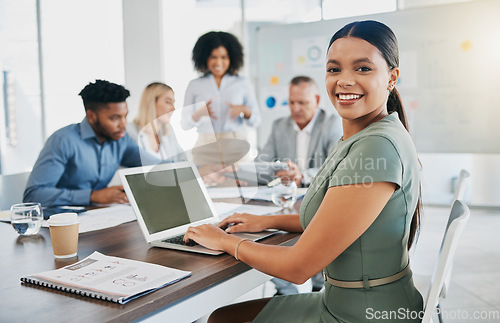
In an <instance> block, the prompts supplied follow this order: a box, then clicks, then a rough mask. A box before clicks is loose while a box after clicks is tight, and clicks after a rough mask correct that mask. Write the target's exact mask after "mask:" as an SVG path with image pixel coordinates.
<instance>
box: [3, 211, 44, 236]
mask: <svg viewBox="0 0 500 323" xmlns="http://www.w3.org/2000/svg"><path fill="white" fill-rule="evenodd" d="M42 222H43V211H42V205H41V204H40V203H19V204H14V205H12V206H11V207H10V223H11V224H12V226H13V227H14V229H15V230H16V231H17V233H19V234H21V235H23V236H30V235H34V234H37V233H38V231H39V230H40V227H41V226H42Z"/></svg>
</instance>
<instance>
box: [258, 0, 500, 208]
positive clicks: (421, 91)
mask: <svg viewBox="0 0 500 323" xmlns="http://www.w3.org/2000/svg"><path fill="white" fill-rule="evenodd" d="M365 19H376V20H379V21H382V22H385V23H387V24H388V25H389V26H391V27H392V28H393V30H394V31H395V33H396V34H397V36H398V39H399V42H400V58H401V78H400V81H399V83H398V85H397V88H398V90H399V91H400V93H401V95H402V97H403V101H404V104H405V106H406V110H407V113H408V118H409V122H410V128H411V133H412V136H413V138H414V141H415V144H416V147H417V150H418V151H419V153H420V154H422V157H423V158H422V159H423V160H424V161H423V164H424V184H426V185H427V187H428V189H427V191H425V192H424V195H427V200H428V201H432V203H438V204H440V203H443V204H445V203H448V202H449V201H451V197H452V190H451V186H452V182H453V176H452V173H455V172H456V174H458V171H459V169H458V168H460V167H463V168H467V169H469V171H471V172H472V171H475V172H478V173H477V174H474V173H473V185H472V187H473V188H474V189H475V190H477V191H476V193H479V194H475V193H473V192H472V191H471V193H470V195H469V198H470V199H471V203H472V204H481V205H499V204H500V201H496V200H495V198H494V197H493V196H500V191H499V189H498V188H496V186H497V185H496V183H494V181H495V178H496V179H497V180H498V179H500V177H498V176H497V177H495V175H496V174H497V173H496V172H495V171H494V169H493V168H485V167H479V166H478V165H487V166H489V167H493V165H494V164H495V163H494V161H495V160H497V157H498V153H500V145H499V144H498V142H500V127H498V126H497V125H496V123H497V120H500V109H498V104H499V103H498V100H496V96H495V94H496V93H497V92H498V91H500V77H499V74H498V73H496V71H497V70H498V69H499V68H500V61H499V60H498V59H497V58H496V56H497V53H498V52H499V51H500V45H499V43H498V41H497V40H498V39H500V2H499V1H491V0H489V1H475V2H469V3H458V4H451V5H442V6H433V7H426V8H418V9H409V10H401V11H396V12H391V13H383V14H375V15H367V16H362V17H352V18H343V19H336V20H328V21H320V22H314V23H308V24H293V25H281V26H263V27H262V28H260V30H258V31H257V46H258V47H257V53H258V56H257V60H258V61H257V62H258V79H257V82H258V84H259V94H258V95H259V103H260V104H261V106H262V107H264V108H263V120H264V122H263V124H262V126H261V129H260V132H259V145H260V146H262V145H263V143H264V142H265V140H266V139H267V137H268V135H269V132H270V130H269V129H270V126H271V124H272V122H273V121H274V120H275V119H276V118H278V117H280V116H283V115H288V113H289V111H288V106H287V95H288V94H287V88H288V82H289V80H290V79H291V78H292V77H293V76H294V75H297V74H306V75H309V76H312V77H313V78H315V80H316V81H317V82H318V84H319V85H320V88H322V89H324V74H325V71H324V66H325V54H326V49H327V45H328V41H329V38H330V37H331V35H332V34H333V33H334V32H335V31H336V30H338V29H339V28H340V27H342V26H343V25H345V24H346V23H348V22H351V21H354V20H365ZM321 94H322V103H323V106H325V107H327V108H329V109H332V107H331V103H330V102H329V100H328V97H327V95H326V92H325V91H324V90H323V91H322V93H321ZM445 153H447V154H445ZM443 154H445V156H446V157H449V158H444V157H443ZM444 160H446V162H444ZM455 168H457V169H455ZM452 171H453V172H452ZM486 173H487V174H490V175H492V176H493V177H492V176H484V175H483V174H486ZM474 175H476V176H474ZM475 178H477V179H479V178H481V179H483V180H486V182H481V183H477V182H476V181H475ZM485 192H488V193H489V194H484V193H485ZM495 194H496V195H495ZM491 195H493V196H492V197H490V198H489V197H488V196H491Z"/></svg>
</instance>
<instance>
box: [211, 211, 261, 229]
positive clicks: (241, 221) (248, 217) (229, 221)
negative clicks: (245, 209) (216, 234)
mask: <svg viewBox="0 0 500 323" xmlns="http://www.w3.org/2000/svg"><path fill="white" fill-rule="evenodd" d="M219 228H226V229H225V231H226V232H227V233H235V232H261V231H264V230H266V229H268V228H269V227H268V226H267V221H266V217H265V216H260V215H254V214H248V213H235V214H233V215H230V216H228V217H227V218H225V219H224V220H222V221H221V222H220V223H219Z"/></svg>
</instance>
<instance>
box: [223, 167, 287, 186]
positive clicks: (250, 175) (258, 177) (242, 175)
mask: <svg viewBox="0 0 500 323" xmlns="http://www.w3.org/2000/svg"><path fill="white" fill-rule="evenodd" d="M279 170H288V164H287V163H286V162H239V163H237V165H236V166H235V168H233V172H228V173H226V174H225V175H226V177H230V178H236V179H238V180H240V181H244V182H246V184H247V185H248V186H258V185H267V184H268V183H269V182H270V181H272V180H273V179H275V178H276V176H275V175H274V174H275V173H276V172H277V171H279Z"/></svg>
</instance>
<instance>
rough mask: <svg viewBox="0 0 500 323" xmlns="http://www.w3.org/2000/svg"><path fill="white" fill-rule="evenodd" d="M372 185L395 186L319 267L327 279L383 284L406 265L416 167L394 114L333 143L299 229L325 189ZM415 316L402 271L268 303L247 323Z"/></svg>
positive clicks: (411, 290) (415, 302)
mask: <svg viewBox="0 0 500 323" xmlns="http://www.w3.org/2000/svg"><path fill="white" fill-rule="evenodd" d="M374 182H392V183H395V184H397V186H398V187H397V189H396V191H395V192H394V194H393V195H392V197H391V198H390V199H389V201H388V202H387V204H386V206H385V207H384V209H383V210H382V212H381V213H380V214H379V216H378V217H377V219H376V220H375V221H374V222H373V224H372V225H371V226H370V227H369V228H368V229H367V230H366V231H365V232H364V233H363V234H362V235H361V237H359V238H358V239H357V240H356V241H355V242H354V243H353V244H352V245H350V246H349V247H348V248H347V249H346V250H345V251H344V252H343V253H342V254H341V255H339V256H338V257H337V258H336V259H335V260H334V261H333V262H331V263H330V264H329V265H328V266H327V267H326V269H325V270H326V272H327V274H328V275H329V276H330V277H331V278H334V279H337V280H343V281H359V280H363V278H367V279H377V278H383V277H387V276H391V275H394V274H395V273H397V272H399V271H401V270H402V269H404V268H405V267H406V265H407V264H408V261H409V256H408V250H407V245H408V236H409V230H410V223H411V219H412V216H413V213H414V211H415V208H416V205H417V200H418V193H419V183H420V176H419V162H418V159H417V154H416V151H415V147H414V145H413V142H412V140H411V137H410V135H409V134H408V132H407V131H406V129H405V128H404V127H403V125H402V124H401V122H400V121H399V118H398V115H397V113H395V112H393V113H391V114H390V115H388V116H386V117H385V118H383V119H382V120H380V121H378V122H375V123H373V124H371V125H369V126H368V127H366V128H365V129H363V130H362V131H360V132H358V133H357V134H355V135H353V136H351V137H349V138H348V139H346V140H342V139H341V140H340V141H339V143H338V144H337V146H336V147H335V148H334V150H333V151H332V152H331V154H330V155H329V157H328V159H327V160H326V161H325V163H324V164H323V166H322V167H321V169H320V171H319V172H318V174H317V175H316V177H315V178H314V180H313V182H312V183H311V185H310V187H309V189H308V191H307V194H306V196H305V197H304V200H303V201H302V205H301V208H300V221H301V224H302V227H303V228H306V227H307V225H308V224H309V222H310V221H311V219H312V218H313V217H314V215H315V213H316V211H317V209H318V208H319V206H320V204H321V202H322V201H323V198H324V196H325V194H326V191H327V190H328V188H330V187H334V186H340V185H349V184H360V185H370V183H374ZM352 203H363V202H362V201H352ZM331 212H332V213H333V212H335V210H331ZM326 229H327V228H326ZM318 252H321V250H318ZM422 309H423V301H422V296H421V295H420V293H419V292H418V290H417V289H416V288H415V286H414V284H413V280H412V274H411V272H410V273H408V274H407V275H406V276H405V277H403V278H402V279H400V280H398V281H395V282H393V283H390V284H386V285H382V286H377V287H372V288H366V289H365V288H356V289H347V288H341V287H335V286H332V285H330V284H329V283H325V289H324V290H323V292H320V293H307V294H296V295H285V296H276V297H273V298H272V299H271V300H270V301H269V303H268V304H267V305H266V306H265V307H264V309H263V310H262V311H261V312H260V313H259V315H258V316H257V317H256V319H255V320H254V322H286V323H290V322H355V323H360V322H376V321H383V322H391V321H397V322H419V321H420V319H419V317H420V315H421V311H422Z"/></svg>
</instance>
